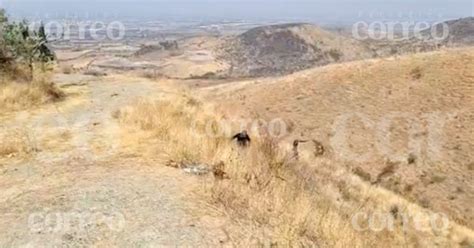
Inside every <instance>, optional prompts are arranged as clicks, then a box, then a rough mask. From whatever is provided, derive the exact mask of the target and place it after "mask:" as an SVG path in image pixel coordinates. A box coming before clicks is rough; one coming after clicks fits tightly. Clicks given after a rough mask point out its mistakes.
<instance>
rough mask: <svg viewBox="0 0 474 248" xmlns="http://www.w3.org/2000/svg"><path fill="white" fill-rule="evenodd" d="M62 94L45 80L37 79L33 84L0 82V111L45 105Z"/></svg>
mask: <svg viewBox="0 0 474 248" xmlns="http://www.w3.org/2000/svg"><path fill="white" fill-rule="evenodd" d="M63 97H64V93H63V92H62V91H61V90H59V89H58V88H57V87H56V86H55V85H54V84H53V83H50V82H48V80H47V78H45V77H39V78H37V79H35V80H34V81H33V82H29V83H24V82H23V83H18V82H14V81H10V80H5V81H3V82H0V106H1V107H0V109H2V111H4V110H9V111H14V110H22V109H27V108H31V107H36V106H38V105H42V104H45V103H50V102H55V101H58V100H60V99H62V98H63Z"/></svg>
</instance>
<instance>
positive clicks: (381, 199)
mask: <svg viewBox="0 0 474 248" xmlns="http://www.w3.org/2000/svg"><path fill="white" fill-rule="evenodd" d="M119 119H120V121H121V123H122V125H124V126H125V127H127V128H133V129H134V132H132V133H133V135H134V136H137V133H139V132H137V130H140V131H141V132H144V133H148V135H147V136H145V137H146V139H147V140H146V141H145V140H140V143H144V142H150V143H154V144H160V145H159V146H156V149H157V150H155V153H153V154H154V156H159V157H161V158H163V159H164V161H176V162H178V163H199V164H207V165H210V166H212V165H218V167H219V172H222V171H224V172H225V177H216V178H215V180H213V183H211V185H210V186H209V187H207V190H208V193H209V195H210V196H211V201H212V202H213V203H215V204H218V205H220V206H222V207H223V208H224V209H225V210H226V211H227V212H228V214H229V215H230V216H234V217H238V218H239V219H243V220H247V221H249V222H250V223H253V225H255V226H257V227H261V228H262V229H265V230H269V232H268V234H267V235H265V237H251V239H252V240H254V243H253V245H260V246H262V245H265V244H272V245H276V246H283V247H286V246H290V247H307V246H308V247H312V246H321V247H374V246H387V247H399V246H406V247H419V246H430V245H432V244H435V243H438V244H442V246H443V245H446V246H452V245H453V244H459V243H456V242H461V241H460V240H459V239H460V238H461V239H462V240H464V238H465V237H464V236H462V235H460V234H465V233H469V232H468V231H467V232H466V230H464V229H462V228H459V227H452V228H451V229H449V230H448V231H447V232H448V233H441V234H440V233H436V232H435V231H433V230H431V231H429V230H428V231H424V232H419V231H417V230H413V229H409V231H405V230H404V228H403V227H402V226H401V224H399V223H398V221H397V223H396V225H395V229H394V230H393V231H389V230H383V231H379V232H374V231H357V230H356V229H355V228H354V226H353V223H352V220H353V217H354V216H355V215H356V214H358V213H361V212H363V213H367V214H373V213H386V214H387V215H390V216H392V215H393V214H394V209H395V207H396V209H397V211H396V214H397V215H398V214H399V213H400V212H403V213H405V212H406V213H410V214H413V213H415V214H423V215H424V216H425V215H428V214H429V213H430V212H428V210H424V209H421V208H420V207H419V206H416V205H415V204H411V203H409V202H407V201H405V200H403V199H402V198H400V197H398V196H396V195H395V194H393V193H391V192H389V191H387V190H384V189H382V188H378V187H376V186H373V185H371V184H370V183H369V182H364V181H363V180H361V179H360V178H358V177H356V176H355V175H353V174H352V173H350V172H348V171H345V168H344V167H343V166H337V165H335V164H334V163H332V162H328V161H324V160H323V159H321V160H318V161H319V162H316V163H314V162H313V164H307V163H304V162H301V161H300V162H296V161H294V160H292V159H290V156H289V155H288V151H286V150H285V149H283V148H282V147H281V146H280V145H279V144H278V142H277V141H275V140H272V139H271V138H268V137H261V138H254V139H253V141H252V144H251V146H250V147H248V148H239V147H237V145H235V144H233V143H231V142H230V140H229V137H228V136H222V132H221V130H219V128H218V126H217V125H215V124H216V123H218V122H219V121H220V120H223V116H220V115H216V113H215V112H214V109H213V108H212V106H208V105H206V104H204V103H202V102H200V101H198V100H197V99H196V98H193V97H189V96H187V95H185V96H177V97H171V98H168V99H165V100H161V101H150V100H141V101H139V102H138V103H136V104H135V105H133V106H130V107H127V108H125V109H122V110H121V111H120V115H119ZM209 123H210V124H209ZM147 144H148V143H147ZM158 149H159V150H158ZM157 151H162V152H160V153H157ZM219 174H220V175H222V173H219ZM340 191H343V192H340ZM394 206H395V207H394ZM255 235H259V234H255ZM467 236H468V237H470V236H469V235H467ZM453 237H455V238H456V239H455V238H453ZM255 240H257V241H255ZM255 242H256V243H255Z"/></svg>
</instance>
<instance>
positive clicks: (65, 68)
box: [61, 65, 74, 75]
mask: <svg viewBox="0 0 474 248" xmlns="http://www.w3.org/2000/svg"><path fill="white" fill-rule="evenodd" d="M61 72H62V73H63V74H66V75H69V74H72V73H74V67H73V66H72V65H62V66H61Z"/></svg>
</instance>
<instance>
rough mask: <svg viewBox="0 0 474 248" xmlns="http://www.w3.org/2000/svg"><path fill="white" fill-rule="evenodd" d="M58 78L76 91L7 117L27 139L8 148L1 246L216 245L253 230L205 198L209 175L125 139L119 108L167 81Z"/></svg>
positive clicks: (0, 175)
mask: <svg viewBox="0 0 474 248" xmlns="http://www.w3.org/2000/svg"><path fill="white" fill-rule="evenodd" d="M57 79H58V80H59V82H60V83H58V85H59V87H60V88H61V89H62V90H64V91H65V92H66V94H67V95H68V99H67V100H66V101H64V102H61V103H57V104H55V105H48V106H44V107H41V108H39V109H37V110H35V111H28V110H26V111H21V112H14V113H11V114H9V115H7V116H2V118H1V119H0V125H1V126H2V128H1V135H2V137H9V138H10V139H11V140H13V141H14V142H13V143H11V145H14V146H15V147H16V146H21V147H22V149H17V150H11V151H10V152H8V153H7V154H3V153H2V154H0V195H1V196H2V197H1V199H0V203H1V204H0V215H1V216H2V221H0V246H2V247H20V246H27V247H43V246H68V247H78V246H94V247H114V246H117V247H124V246H134V247H136V246H201V247H210V246H214V247H215V246H221V245H237V243H236V242H237V241H236V239H237V237H242V236H244V237H250V236H252V233H250V232H248V231H246V230H247V229H245V228H240V227H239V225H237V224H236V222H234V221H231V220H230V219H229V218H228V217H226V215H225V213H224V212H221V211H220V210H219V209H216V208H215V207H212V206H209V205H208V204H207V203H206V202H207V201H204V200H202V199H205V198H204V197H205V196H204V195H203V193H202V191H200V190H199V188H200V187H201V183H200V179H198V178H197V177H194V176H190V175H187V174H184V172H182V171H178V170H173V169H169V168H166V167H165V166H163V165H160V163H161V162H160V161H152V160H146V159H143V158H142V157H140V156H138V155H137V154H130V153H128V152H126V150H127V149H126V147H121V146H120V137H119V135H120V134H119V129H118V127H117V125H118V124H117V123H116V118H117V110H118V109H120V108H121V107H123V106H124V105H128V104H130V103H131V102H133V101H134V100H135V99H137V98H139V97H144V96H153V97H158V98H159V97H161V96H162V95H163V94H166V93H165V91H164V90H163V89H162V88H161V87H160V85H159V84H158V83H156V82H152V81H147V80H144V79H135V78H129V77H125V76H117V77H115V76H112V77H105V78H104V77H102V78H97V77H90V76H81V75H75V74H71V75H59V76H58V77H57ZM2 142H3V140H2ZM23 148H24V149H23Z"/></svg>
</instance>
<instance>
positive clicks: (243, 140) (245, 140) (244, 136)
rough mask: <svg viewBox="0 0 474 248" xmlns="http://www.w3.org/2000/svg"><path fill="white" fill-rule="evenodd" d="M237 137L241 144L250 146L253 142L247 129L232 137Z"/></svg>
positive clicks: (233, 138)
mask: <svg viewBox="0 0 474 248" xmlns="http://www.w3.org/2000/svg"><path fill="white" fill-rule="evenodd" d="M235 139H237V143H238V144H239V145H240V146H244V147H245V146H248V145H249V144H250V142H251V139H250V137H249V135H248V134H247V131H243V132H241V133H238V134H236V135H234V136H233V137H232V140H235Z"/></svg>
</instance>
